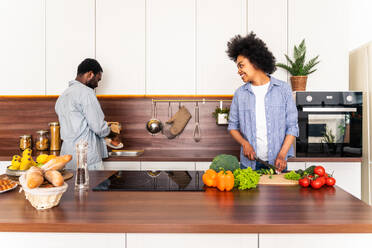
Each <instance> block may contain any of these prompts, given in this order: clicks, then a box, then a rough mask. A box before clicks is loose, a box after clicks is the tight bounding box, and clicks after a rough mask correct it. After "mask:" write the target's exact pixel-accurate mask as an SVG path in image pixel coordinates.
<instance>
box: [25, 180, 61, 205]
mask: <svg viewBox="0 0 372 248" xmlns="http://www.w3.org/2000/svg"><path fill="white" fill-rule="evenodd" d="M19 182H20V184H21V186H22V190H23V191H24V192H25V196H26V199H27V200H28V201H29V202H30V203H31V205H32V206H33V207H34V208H36V209H37V210H42V209H48V208H52V207H54V206H57V205H58V204H59V201H60V200H61V197H62V195H63V193H64V192H65V191H66V190H67V187H68V184H67V183H64V184H63V185H62V186H59V187H49V188H42V187H39V188H34V189H30V188H29V187H27V183H26V175H25V174H23V175H22V176H21V177H20V178H19Z"/></svg>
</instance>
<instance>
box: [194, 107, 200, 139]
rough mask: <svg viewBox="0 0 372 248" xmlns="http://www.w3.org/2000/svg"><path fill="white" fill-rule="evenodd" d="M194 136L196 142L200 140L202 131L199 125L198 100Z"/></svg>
mask: <svg viewBox="0 0 372 248" xmlns="http://www.w3.org/2000/svg"><path fill="white" fill-rule="evenodd" d="M193 138H194V140H195V142H199V141H200V140H201V133H200V127H199V105H198V102H196V104H195V129H194V133H193Z"/></svg>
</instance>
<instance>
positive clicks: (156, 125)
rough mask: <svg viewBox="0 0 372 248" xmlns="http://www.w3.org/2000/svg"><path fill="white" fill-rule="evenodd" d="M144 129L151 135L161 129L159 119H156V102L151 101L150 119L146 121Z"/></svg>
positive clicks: (161, 125)
mask: <svg viewBox="0 0 372 248" xmlns="http://www.w3.org/2000/svg"><path fill="white" fill-rule="evenodd" d="M146 129H147V131H148V132H149V133H150V134H151V135H155V134H157V133H159V132H160V131H161V130H162V129H163V124H162V123H161V121H159V120H158V119H156V102H153V103H152V108H151V119H150V120H149V121H148V122H147V123H146Z"/></svg>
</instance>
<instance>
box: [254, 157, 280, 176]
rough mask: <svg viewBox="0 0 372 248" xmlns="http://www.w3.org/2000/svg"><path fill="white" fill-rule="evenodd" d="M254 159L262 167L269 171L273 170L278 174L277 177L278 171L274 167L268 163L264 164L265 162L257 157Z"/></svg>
mask: <svg viewBox="0 0 372 248" xmlns="http://www.w3.org/2000/svg"><path fill="white" fill-rule="evenodd" d="M254 159H255V160H256V161H257V162H259V163H261V164H263V165H265V166H267V167H269V168H270V169H273V170H274V171H275V173H276V174H278V175H279V174H280V171H278V169H277V168H276V167H275V166H274V165H272V164H269V163H268V162H266V161H263V160H262V159H260V158H259V157H255V158H254Z"/></svg>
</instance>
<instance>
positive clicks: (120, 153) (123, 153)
mask: <svg viewBox="0 0 372 248" xmlns="http://www.w3.org/2000/svg"><path fill="white" fill-rule="evenodd" d="M144 152H145V151H144V150H112V151H111V152H109V156H111V157H135V156H141V155H142V154H143V153H144Z"/></svg>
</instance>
